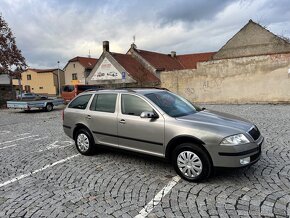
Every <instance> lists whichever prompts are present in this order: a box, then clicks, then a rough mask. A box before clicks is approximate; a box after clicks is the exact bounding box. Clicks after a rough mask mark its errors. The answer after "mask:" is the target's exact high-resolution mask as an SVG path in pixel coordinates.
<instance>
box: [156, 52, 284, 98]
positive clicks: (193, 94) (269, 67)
mask: <svg viewBox="0 0 290 218" xmlns="http://www.w3.org/2000/svg"><path fill="white" fill-rule="evenodd" d="M289 71H290V53H286V54H273V55H261V56H252V57H243V58H233V59H224V60H215V61H208V62H202V63H198V65H197V69H195V70H183V71H170V72H162V73H161V78H160V79H161V86H162V87H165V88H168V89H169V90H172V91H173V92H176V93H178V94H180V95H182V96H184V97H185V98H187V99H188V100H190V101H192V102H198V103H237V104H242V103H266V102H288V103H289V102H290V73H288V72H289Z"/></svg>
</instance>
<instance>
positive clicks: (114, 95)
mask: <svg viewBox="0 0 290 218" xmlns="http://www.w3.org/2000/svg"><path fill="white" fill-rule="evenodd" d="M63 119H64V120H63V128H64V132H65V133H66V134H67V135H68V136H69V137H71V138H72V139H74V140H75V144H76V147H77V149H78V151H79V152H80V153H81V154H84V155H89V154H92V151H93V149H94V147H95V146H96V147H97V145H106V146H110V147H114V148H121V149H125V150H130V151H133V152H140V153H143V154H147V155H154V156H158V157H163V158H167V159H168V160H169V161H170V162H171V163H172V164H173V166H174V168H175V170H176V172H177V173H178V174H179V175H180V176H181V177H182V178H184V179H186V180H188V181H199V180H202V179H205V178H208V177H209V176H210V175H211V173H212V171H213V169H214V167H231V168H237V167H243V166H247V165H251V164H253V163H255V162H256V161H258V160H259V158H260V155H261V145H262V142H263V140H264V138H263V136H262V135H261V134H260V131H259V130H258V128H257V126H255V125H254V124H253V123H251V122H249V121H246V120H244V119H242V118H239V117H236V116H232V115H229V114H224V113H219V112H214V111H209V110H202V109H200V108H198V107H197V106H195V105H193V104H191V103H190V102H189V101H187V100H186V99H184V98H182V97H180V96H178V95H176V94H174V93H172V92H169V91H167V90H163V89H118V90H99V91H91V92H85V93H81V94H80V95H78V96H77V97H76V98H74V99H73V100H72V101H71V102H70V104H68V106H67V107H66V109H65V110H64V117H63Z"/></svg>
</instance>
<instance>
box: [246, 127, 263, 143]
mask: <svg viewBox="0 0 290 218" xmlns="http://www.w3.org/2000/svg"><path fill="white" fill-rule="evenodd" d="M249 134H250V135H251V136H252V138H253V139H254V140H255V141H256V140H257V139H258V138H259V137H260V135H261V133H260V131H259V129H258V128H257V127H256V126H254V127H253V128H252V129H251V130H250V131H249Z"/></svg>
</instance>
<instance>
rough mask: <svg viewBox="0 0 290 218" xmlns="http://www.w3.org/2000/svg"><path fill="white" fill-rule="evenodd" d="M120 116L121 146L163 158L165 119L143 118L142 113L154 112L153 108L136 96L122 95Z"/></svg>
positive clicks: (161, 117) (119, 134) (160, 116)
mask: <svg viewBox="0 0 290 218" xmlns="http://www.w3.org/2000/svg"><path fill="white" fill-rule="evenodd" d="M120 105H121V108H120V113H119V114H118V136H119V146H120V147H121V148H124V149H127V150H133V151H138V152H142V153H148V154H153V155H157V156H163V153H164V147H163V146H164V118H163V116H162V115H161V114H159V117H158V118H141V117H140V115H141V113H142V112H154V113H157V111H154V109H153V107H152V106H151V105H150V104H149V103H148V102H147V101H145V100H144V99H142V98H141V97H139V96H137V95H134V94H121V99H120Z"/></svg>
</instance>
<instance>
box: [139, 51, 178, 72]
mask: <svg viewBox="0 0 290 218" xmlns="http://www.w3.org/2000/svg"><path fill="white" fill-rule="evenodd" d="M136 52H137V53H138V54H139V55H140V56H141V57H142V58H144V59H145V60H146V61H148V62H149V63H150V64H151V65H152V66H153V67H154V68H155V69H157V70H166V71H170V70H181V69H183V67H182V65H181V64H180V62H179V61H178V60H177V59H176V58H173V57H171V55H166V54H161V53H157V52H152V51H145V50H139V49H138V50H136Z"/></svg>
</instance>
